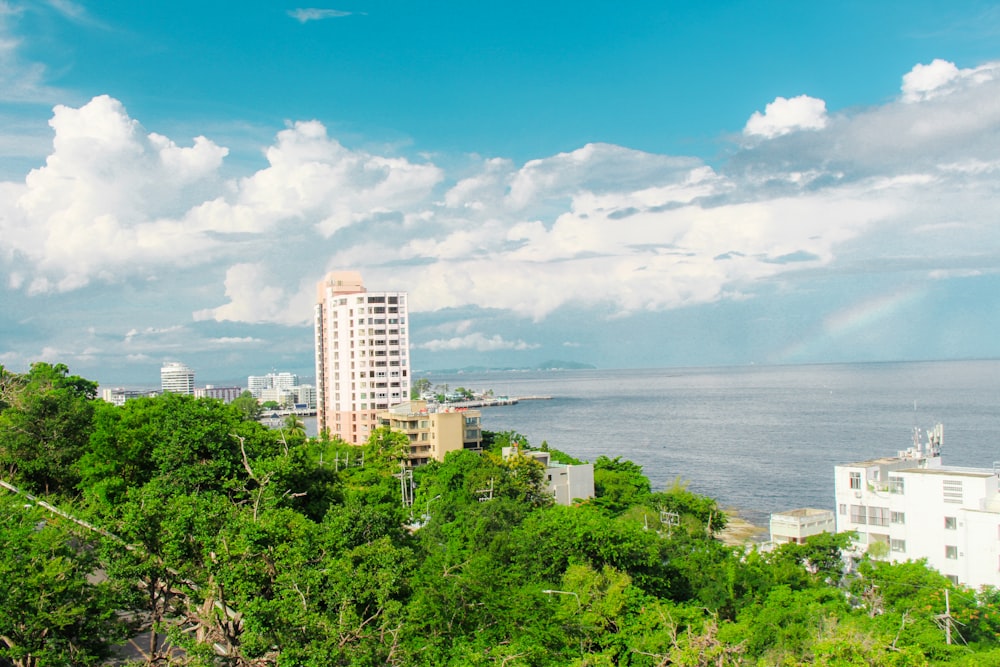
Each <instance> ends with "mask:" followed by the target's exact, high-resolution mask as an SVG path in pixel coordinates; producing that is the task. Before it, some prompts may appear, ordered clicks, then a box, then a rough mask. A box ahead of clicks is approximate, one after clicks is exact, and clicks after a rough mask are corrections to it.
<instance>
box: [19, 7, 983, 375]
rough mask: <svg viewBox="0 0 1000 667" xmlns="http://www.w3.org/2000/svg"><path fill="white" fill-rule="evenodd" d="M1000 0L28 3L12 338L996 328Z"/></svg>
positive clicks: (809, 355) (739, 354)
mask: <svg viewBox="0 0 1000 667" xmlns="http://www.w3.org/2000/svg"><path fill="white" fill-rule="evenodd" d="M998 37H1000V7H998V6H997V5H995V4H993V3H974V2H972V3H960V4H958V5H957V6H956V5H955V4H954V3H952V4H946V3H943V2H882V3H871V2H844V3H801V2H797V3H793V2H768V3H764V2H717V3H705V2H669V1H667V2H664V1H660V2H633V3H615V4H612V3H610V2H608V3H603V2H574V3H569V2H549V3H527V2H507V3H503V4H500V3H496V4H494V3H458V2H454V3H451V2H448V3H445V2H438V3H402V2H357V3H352V4H342V3H336V4H333V5H321V6H313V5H295V4H287V5H283V4H281V3H276V2H273V1H268V2H253V1H248V2H244V3H240V5H239V7H238V8H236V7H235V6H234V5H233V4H232V3H220V2H212V1H202V2H198V3H194V2H187V1H184V0H181V1H178V2H174V3H166V4H164V3H98V2H74V1H71V0H49V1H44V0H42V1H39V0H36V1H34V2H19V1H17V0H0V295H2V304H3V308H2V310H0V364H3V365H4V366H6V367H8V368H11V369H14V370H23V369H25V368H27V366H28V365H29V364H30V363H31V362H32V361H37V360H44V361H61V362H64V363H66V364H68V365H69V366H70V367H71V369H72V370H73V371H74V372H77V373H80V374H82V375H85V376H87V377H91V378H93V379H96V380H99V381H100V382H102V384H105V385H112V384H126V385H127V384H155V383H156V382H157V379H158V369H159V366H160V364H161V363H162V362H164V361H167V360H178V361H184V362H186V363H188V364H189V365H191V366H192V367H194V368H195V369H196V371H197V373H198V381H199V383H202V382H216V383H217V382H223V381H229V380H238V379H239V378H241V377H244V376H246V375H248V374H258V373H263V372H266V371H268V370H270V369H272V368H277V369H279V370H290V371H294V372H299V373H302V374H305V375H309V374H311V368H312V332H311V317H312V310H311V303H312V300H313V298H314V294H315V283H316V281H317V280H319V278H320V277H321V276H322V275H323V274H324V273H325V272H326V271H329V270H336V269H341V270H343V269H350V270H358V271H360V272H361V273H362V275H363V276H364V278H365V281H366V283H367V284H368V286H369V287H370V288H372V289H403V290H407V291H408V292H409V293H410V295H411V298H410V301H411V309H412V310H413V312H412V315H411V323H410V326H411V339H412V347H413V351H412V354H411V358H412V361H413V365H414V367H415V368H417V369H436V368H437V369H439V368H456V367H463V366H468V365H482V366H494V367H496V366H532V365H535V364H537V363H539V362H542V361H545V360H550V359H562V360H571V361H579V362H585V363H591V364H594V365H596V366H599V367H604V368H620V367H637V366H696V365H722V364H747V363H812V362H840V361H882V360H897V359H950V358H968V357H997V356H1000V337H998V336H997V335H996V333H995V332H996V331H997V330H998V326H1000V308H998V305H1000V304H998V297H997V294H1000V289H998V288H1000V280H998V273H997V268H998V266H1000V262H998V250H1000V227H998V221H997V214H996V206H995V202H996V201H997V197H996V195H997V178H998V175H1000V158H998V156H1000V150H998V149H1000V39H998Z"/></svg>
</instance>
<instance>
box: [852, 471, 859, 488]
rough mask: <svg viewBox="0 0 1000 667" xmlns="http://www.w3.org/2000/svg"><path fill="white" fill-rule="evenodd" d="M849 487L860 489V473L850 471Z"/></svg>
mask: <svg viewBox="0 0 1000 667" xmlns="http://www.w3.org/2000/svg"><path fill="white" fill-rule="evenodd" d="M851 488H852V489H860V488H861V473H859V472H852V473H851Z"/></svg>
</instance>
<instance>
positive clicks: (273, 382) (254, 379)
mask: <svg viewBox="0 0 1000 667" xmlns="http://www.w3.org/2000/svg"><path fill="white" fill-rule="evenodd" d="M298 386H299V376H298V375H296V374H295V373H285V372H282V373H268V374H267V375H249V376H247V390H249V391H250V393H251V394H253V397H254V398H256V399H257V400H260V401H269V400H278V399H277V398H274V396H276V395H275V394H272V395H271V397H269V398H263V395H264V391H266V390H268V389H277V390H279V392H280V393H279V394H277V395H280V396H287V395H291V394H294V393H295V392H296V388H297V387H298ZM278 402H279V403H280V402H281V401H280V400H279V401H278Z"/></svg>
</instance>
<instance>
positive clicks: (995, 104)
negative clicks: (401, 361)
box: [0, 61, 1000, 351]
mask: <svg viewBox="0 0 1000 667" xmlns="http://www.w3.org/2000/svg"><path fill="white" fill-rule="evenodd" d="M936 62H937V61H936ZM947 65H948V64H945V65H941V64H934V63H932V65H930V66H926V67H927V68H929V69H926V70H921V69H918V68H914V70H912V71H911V72H910V73H909V74H907V75H906V77H904V84H903V89H904V94H903V95H902V96H901V97H900V98H899V99H896V100H892V101H889V102H887V103H885V104H883V105H880V106H876V107H871V108H867V109H858V110H851V111H846V112H839V113H837V114H836V117H835V118H833V119H831V118H830V117H828V115H827V111H826V106H825V103H824V102H823V101H822V100H819V99H816V98H811V97H808V96H805V95H802V96H799V97H796V98H792V99H784V98H778V99H776V100H775V101H774V102H772V103H770V104H768V105H767V106H766V108H765V111H764V112H763V113H758V114H755V115H754V117H752V118H751V119H750V121H748V123H747V127H746V128H745V129H744V131H745V133H746V135H747V136H749V137H754V138H765V139H777V138H779V137H780V140H777V141H748V142H746V143H745V144H743V145H738V146H734V147H733V151H732V153H731V154H730V155H729V156H728V158H727V160H726V161H724V162H721V163H720V164H719V165H717V166H716V167H714V168H713V167H711V166H709V165H707V164H705V163H704V162H702V161H700V160H698V159H696V158H690V157H678V156H669V155H657V154H653V153H649V152H643V151H637V150H633V149H629V148H625V147H621V146H613V145H610V144H599V143H597V144H588V145H585V146H582V147H580V148H579V149H577V150H574V151H568V152H565V153H559V154H557V155H552V156H547V157H542V158H539V159H536V160H530V161H527V162H525V163H523V164H518V163H516V162H514V161H513V160H510V159H508V158H504V157H487V158H470V159H471V160H472V162H471V163H470V162H466V163H465V164H463V166H462V170H461V173H457V174H456V173H451V172H450V170H448V169H445V168H443V167H441V166H439V165H438V164H435V163H434V162H433V161H431V160H429V159H427V158H419V159H416V158H407V157H402V156H398V155H388V154H379V153H378V152H373V151H364V150H357V149H353V148H349V147H347V146H345V145H343V144H342V143H340V142H339V141H338V140H337V139H335V138H333V137H331V136H329V134H328V133H327V129H326V127H325V126H324V125H323V124H321V123H319V122H318V121H309V120H307V121H299V122H292V123H289V124H288V125H287V127H285V128H283V129H281V130H280V131H279V132H277V134H276V136H275V138H274V141H273V142H272V143H271V145H270V146H268V147H267V148H266V151H265V157H266V160H267V164H266V165H265V166H264V167H263V168H261V169H259V170H258V171H256V172H254V173H248V174H245V175H243V176H242V177H237V178H233V179H229V180H226V179H223V178H222V177H221V176H220V172H221V170H222V165H223V162H224V160H225V159H226V153H227V152H226V149H225V148H224V147H222V146H219V145H217V144H215V143H214V142H213V141H212V140H211V139H209V138H205V137H199V138H195V139H193V140H191V141H189V142H178V141H175V140H174V139H171V138H168V137H166V136H163V135H161V134H158V133H155V132H150V131H148V130H146V129H144V128H143V127H142V125H141V124H140V123H139V122H138V121H137V120H135V119H132V118H130V117H129V116H128V114H127V113H126V112H125V109H124V107H123V106H122V105H121V103H120V102H118V101H117V100H114V99H112V98H109V97H99V98H95V99H94V100H92V101H91V102H90V103H88V104H86V105H84V106H83V107H80V108H79V109H71V108H68V107H57V108H56V110H55V113H54V115H53V119H52V122H51V125H52V129H53V132H54V140H53V147H52V151H51V154H50V155H49V157H48V159H47V160H46V163H45V165H44V166H43V167H40V168H39V169H36V170H34V171H32V172H31V173H30V174H28V176H27V178H25V179H24V182H23V183H0V253H2V255H0V257H2V258H3V259H2V261H5V262H6V264H5V268H6V269H7V280H6V283H7V284H8V285H9V286H10V287H11V288H12V289H18V290H25V291H30V292H43V291H46V290H48V291H54V290H63V291H69V290H73V289H76V288H78V287H79V286H81V285H83V284H86V283H88V282H94V281H108V282H114V281H122V280H140V281H142V280H147V281H172V284H173V282H178V284H179V281H181V276H186V277H187V280H188V282H187V283H185V285H186V290H187V291H186V292H184V294H185V295H186V296H187V297H188V298H190V299H191V300H192V305H191V306H190V308H189V309H188V312H190V313H192V314H193V317H194V320H195V321H197V322H245V323H278V324H286V325H294V326H301V325H307V324H308V323H309V321H310V320H311V316H312V315H311V313H312V309H311V304H312V299H313V298H314V292H315V282H316V281H317V280H318V279H319V278H320V277H321V276H322V275H323V273H324V272H325V271H326V270H330V269H338V268H339V269H343V268H345V267H357V268H359V270H361V271H362V273H363V275H364V277H365V282H366V284H368V285H369V286H371V287H372V288H374V289H380V288H383V289H391V288H397V287H399V288H402V289H406V290H408V291H409V292H410V304H411V309H412V310H414V311H442V312H444V311H445V309H463V308H466V307H468V306H470V305H474V306H478V307H480V308H483V309H492V310H495V311H502V312H505V313H515V314H517V315H520V316H523V317H525V318H528V319H531V320H534V321H536V322H541V321H543V320H545V319H546V318H548V317H551V316H552V315H553V314H554V313H558V311H560V309H566V308H574V309H592V310H593V311H594V312H597V313H600V314H601V316H603V317H623V316H627V315H629V314H631V313H635V312H639V311H655V310H665V309H670V308H679V307H684V306H690V305H694V304H703V303H710V302H713V301H719V300H725V299H743V298H751V297H752V296H753V295H754V294H755V293H756V291H757V290H758V289H759V286H760V285H762V284H769V285H773V284H776V283H780V282H782V281H787V280H792V279H794V276H796V275H798V274H800V273H803V272H812V273H813V274H815V273H816V272H821V271H838V270H839V271H844V270H853V269H848V268H845V267H856V266H860V265H870V266H884V263H882V262H880V261H879V260H880V259H881V258H884V257H886V256H892V255H898V256H904V255H906V256H914V257H921V258H926V261H925V262H924V265H925V268H926V269H927V271H932V270H935V269H943V268H954V267H953V266H950V267H941V266H935V265H934V262H935V257H936V253H937V252H938V251H939V250H940V249H941V248H947V249H948V251H949V253H951V254H953V255H970V254H974V253H982V249H983V248H994V247H1000V238H998V231H997V229H996V225H995V224H993V215H994V214H993V210H994V204H993V202H995V201H996V195H997V186H996V173H997V170H998V168H997V165H998V164H1000V162H998V160H997V158H996V156H997V155H1000V132H998V129H1000V80H998V79H996V78H994V77H993V76H992V72H994V71H995V70H996V66H995V65H994V64H986V65H983V66H980V67H977V68H974V69H973V70H960V69H958V68H956V67H954V66H950V67H949V66H947ZM956 72H957V74H956ZM911 75H912V76H911ZM907 77H909V78H907ZM944 91H947V93H948V94H944ZM915 102H920V103H919V104H917V103H915ZM820 129H822V131H807V130H820ZM470 164H471V166H470ZM943 222H947V223H948V224H952V223H954V224H960V225H961V231H960V233H958V232H956V228H955V227H954V226H951V227H949V226H947V225H945V226H942V223H943ZM983 261H988V260H983ZM972 264H974V262H973V263H972ZM222 267H228V268H227V269H226V270H225V272H224V273H225V275H224V278H223V277H222V274H223V269H222ZM961 268H962V269H963V270H966V269H967V270H969V271H979V270H982V269H983V267H980V266H975V265H971V264H970V265H969V266H966V265H965V264H963V265H962V266H961ZM194 275H198V276H199V278H197V279H195V278H193V277H192V276H194ZM970 275H971V274H970ZM456 312H459V311H457V310H456ZM461 312H465V311H461ZM463 322H464V324H463V326H464V328H463V329H457V328H456V329H453V330H449V331H444V330H442V331H440V332H435V333H434V334H433V335H434V337H435V340H433V341H431V342H428V343H424V344H423V346H422V347H423V349H425V350H428V351H444V350H450V349H456V350H457V349H474V350H479V351H490V350H517V349H522V350H523V349H530V348H531V347H532V346H533V345H532V344H531V343H528V342H525V341H524V340H514V341H511V340H506V339H504V338H503V337H501V336H489V335H486V334H482V333H476V331H477V326H476V325H474V324H473V323H472V322H471V321H470V320H468V319H467V317H466V318H464V319H463ZM478 328H479V329H481V328H482V327H478ZM140 331H141V330H140ZM140 331H137V333H136V335H135V336H133V338H137V337H138V335H139V333H140ZM237 338H239V337H237ZM231 342H232V344H234V345H242V346H246V345H248V344H250V343H249V342H240V341H238V340H233V341H231Z"/></svg>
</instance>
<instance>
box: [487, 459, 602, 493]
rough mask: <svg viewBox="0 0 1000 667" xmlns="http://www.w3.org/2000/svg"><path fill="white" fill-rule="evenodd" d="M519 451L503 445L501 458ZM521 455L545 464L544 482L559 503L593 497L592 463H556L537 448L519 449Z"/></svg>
mask: <svg viewBox="0 0 1000 667" xmlns="http://www.w3.org/2000/svg"><path fill="white" fill-rule="evenodd" d="M518 453H519V448H518V447H504V448H503V449H502V450H501V454H502V455H503V458H507V457H508V456H514V455H517V454H518ZM520 454H521V455H522V456H527V457H528V458H532V459H535V460H536V461H538V462H539V463H541V464H542V465H543V466H545V483H546V485H547V486H548V489H549V492H550V493H551V494H552V496H553V497H554V498H555V499H556V503H558V504H559V505H572V504H573V501H574V500H576V499H579V500H583V499H586V498H593V497H594V464H593V463H581V464H576V465H570V464H567V463H557V462H555V461H553V460H552V457H551V456H549V453H548V452H543V451H537V450H525V451H520Z"/></svg>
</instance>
